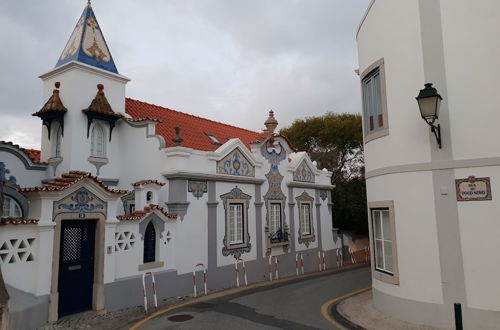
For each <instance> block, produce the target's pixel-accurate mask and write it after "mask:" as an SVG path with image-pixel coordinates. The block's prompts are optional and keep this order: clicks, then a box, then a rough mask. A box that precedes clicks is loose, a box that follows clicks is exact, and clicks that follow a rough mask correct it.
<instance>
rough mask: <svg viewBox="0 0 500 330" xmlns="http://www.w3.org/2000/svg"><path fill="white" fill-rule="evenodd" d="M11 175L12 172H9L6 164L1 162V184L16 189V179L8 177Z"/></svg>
mask: <svg viewBox="0 0 500 330" xmlns="http://www.w3.org/2000/svg"><path fill="white" fill-rule="evenodd" d="M9 173H10V170H8V169H7V167H5V164H4V163H3V162H0V184H8V185H11V186H14V187H16V186H17V182H16V178H15V177H14V176H12V175H9V176H8V174H9ZM7 176H8V177H7Z"/></svg>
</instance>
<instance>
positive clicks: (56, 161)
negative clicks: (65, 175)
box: [47, 157, 63, 164]
mask: <svg viewBox="0 0 500 330" xmlns="http://www.w3.org/2000/svg"><path fill="white" fill-rule="evenodd" d="M62 161H63V158H62V157H51V158H49V159H47V163H49V164H59V163H60V162H62Z"/></svg>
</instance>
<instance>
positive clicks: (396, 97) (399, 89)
mask: <svg viewBox="0 0 500 330" xmlns="http://www.w3.org/2000/svg"><path fill="white" fill-rule="evenodd" d="M418 12H419V8H418V1H400V0H377V1H375V2H374V4H373V6H372V8H371V10H370V12H369V13H368V16H367V17H366V18H365V20H364V23H363V25H362V26H361V29H360V31H359V34H358V37H357V41H358V54H359V55H358V56H359V72H360V74H362V73H363V72H364V71H365V70H366V69H367V68H368V67H369V66H370V65H372V64H373V63H375V62H376V61H378V60H379V59H381V58H383V59H384V65H385V80H386V91H387V92H386V94H387V111H388V125H389V135H388V136H385V137H382V138H378V139H375V140H372V141H369V142H368V143H366V145H365V149H364V153H365V165H366V171H367V172H369V171H371V170H374V169H377V168H383V167H387V166H394V165H403V164H411V163H425V162H429V161H430V160H431V159H430V149H429V146H430V144H429V133H428V131H429V128H428V126H427V125H426V124H425V123H424V122H423V121H422V119H421V117H420V113H419V109H418V105H417V102H416V101H415V96H417V94H418V91H419V90H420V89H422V88H423V86H424V83H425V81H424V74H423V62H422V61H423V60H422V47H421V38H420V22H419V17H418V14H417V13H418ZM408 63H411V65H408ZM360 90H361V87H360ZM360 97H361V96H360ZM408 146H411V148H409V147H408Z"/></svg>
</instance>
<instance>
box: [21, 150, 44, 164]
mask: <svg viewBox="0 0 500 330" xmlns="http://www.w3.org/2000/svg"><path fill="white" fill-rule="evenodd" d="M24 152H26V154H27V155H28V157H29V158H30V159H31V161H32V162H33V163H40V154H41V153H42V152H41V151H40V150H36V149H24Z"/></svg>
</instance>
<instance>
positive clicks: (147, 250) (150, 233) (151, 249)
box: [143, 221, 156, 263]
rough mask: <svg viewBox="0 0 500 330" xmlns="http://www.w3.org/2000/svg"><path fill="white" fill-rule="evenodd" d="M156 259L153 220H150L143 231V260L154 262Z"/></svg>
mask: <svg viewBox="0 0 500 330" xmlns="http://www.w3.org/2000/svg"><path fill="white" fill-rule="evenodd" d="M155 259H156V231H155V226H154V225H153V221H150V222H149V223H148V225H147V227H146V232H145V233H144V258H143V262H144V263H147V262H154V261H155Z"/></svg>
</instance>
